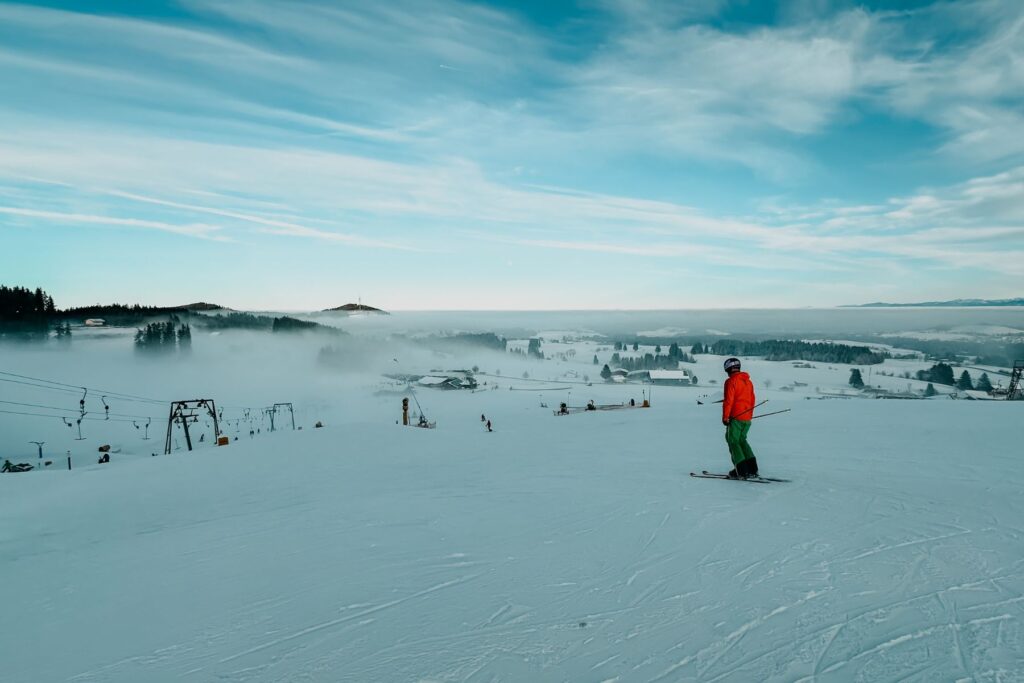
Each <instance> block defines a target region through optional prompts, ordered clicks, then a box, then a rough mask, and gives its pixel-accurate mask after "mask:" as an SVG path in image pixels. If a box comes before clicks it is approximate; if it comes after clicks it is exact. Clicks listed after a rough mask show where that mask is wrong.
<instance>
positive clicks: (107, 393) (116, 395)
mask: <svg viewBox="0 0 1024 683" xmlns="http://www.w3.org/2000/svg"><path fill="white" fill-rule="evenodd" d="M0 375H6V376H7V377H17V378H19V379H23V380H24V379H27V380H31V381H33V382H38V383H41V384H44V385H46V384H50V385H53V386H54V388H56V387H67V390H68V391H70V390H72V389H74V390H75V391H76V392H77V391H81V390H82V389H92V391H93V393H98V394H103V395H105V396H110V397H111V398H116V399H118V400H121V401H141V402H144V403H160V404H163V403H167V401H161V400H159V399H155V398H147V397H145V396H137V395H135V394H124V393H121V392H119V391H106V390H104V389H96V388H94V387H87V386H85V385H82V384H68V383H66V382H55V381H53V380H49V379H43V378H41V377H30V376H28V375H19V374H16V373H13V372H5V371H3V370H0ZM4 381H5V382H11V381H13V380H4ZM21 383H22V382H18V384H21ZM37 386H38V385H37ZM41 388H44V389H45V388H50V387H45V386H43V387H41Z"/></svg>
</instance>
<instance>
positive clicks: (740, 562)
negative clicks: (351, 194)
mask: <svg viewBox="0 0 1024 683" xmlns="http://www.w3.org/2000/svg"><path fill="white" fill-rule="evenodd" d="M765 365H767V364H765ZM776 366H779V364H776ZM751 367H752V368H753V369H752V370H751V372H752V374H753V377H754V381H755V382H757V381H758V379H759V375H758V372H757V369H756V368H757V366H756V364H751ZM762 367H763V366H762ZM698 372H700V374H701V375H702V376H705V377H710V376H711V375H710V374H709V373H710V372H711V371H710V369H698ZM789 372H791V373H799V372H800V371H789ZM806 372H810V373H812V374H813V373H814V372H815V371H813V370H811V371H806ZM846 374H848V370H845V371H843V372H842V373H841V376H842V377H843V378H844V379H845V375H846ZM762 376H763V373H762ZM800 376H802V375H800ZM779 381H781V380H779ZM630 390H633V391H635V393H637V394H638V396H637V398H639V389H638V388H635V387H605V386H597V387H593V388H588V387H573V396H572V400H573V401H574V402H581V401H582V400H584V399H588V398H594V399H596V400H597V402H598V403H606V402H611V401H614V400H618V399H622V398H625V395H624V392H628V391H630ZM428 391H429V390H424V392H420V400H421V402H423V403H424V407H425V409H428V410H429V412H430V418H431V419H436V420H437V421H438V428H437V429H434V430H423V429H415V428H402V427H398V426H396V425H395V424H394V419H397V418H398V411H397V404H398V398H397V397H387V398H372V397H371V398H365V399H363V398H361V399H359V400H360V401H362V403H363V404H365V405H363V406H362V408H361V411H357V410H353V411H352V412H351V413H350V414H349V415H348V416H347V417H343V416H338V417H337V418H336V419H334V420H333V421H328V424H327V426H326V427H325V428H323V429H312V428H311V425H310V424H305V428H304V429H303V430H302V431H291V430H290V429H289V430H287V431H277V432H274V433H272V434H266V433H263V434H260V435H257V436H255V437H253V438H250V437H249V436H248V434H245V433H243V434H241V435H240V436H241V438H240V439H239V440H237V441H232V443H231V445H230V446H227V447H222V448H214V447H210V446H209V445H208V444H204V445H203V447H202V448H201V449H199V450H196V451H194V452H192V453H188V452H186V451H184V450H181V451H177V452H175V453H173V454H171V455H168V456H163V455H160V456H157V457H150V456H149V454H148V451H146V450H145V449H146V448H150V449H156V448H158V447H157V446H153V445H152V444H153V443H154V442H153V441H149V442H141V441H136V442H133V443H135V445H134V446H132V445H131V444H128V443H127V442H126V446H125V451H124V452H123V453H121V454H115V455H114V456H113V462H112V463H111V464H109V465H96V464H94V463H95V460H94V455H88V456H85V457H88V458H89V461H88V462H89V463H90V464H89V465H88V466H84V462H85V457H82V458H80V460H79V461H80V462H82V463H83V466H81V467H79V468H76V469H74V470H72V471H71V472H68V471H42V472H29V473H25V474H16V475H2V476H0V517H2V519H3V520H4V522H5V523H4V524H3V526H2V527H0V576H2V577H3V584H4V587H5V589H6V590H5V591H4V599H3V608H2V609H0V633H2V634H3V637H2V638H0V662H2V665H0V666H2V676H0V678H2V679H3V680H4V681H6V682H9V683H45V682H49V681H75V682H76V683H85V682H89V681H95V682H100V681H103V682H126V683H127V682H131V683H137V682H139V681H150V682H152V681H239V682H240V681H250V682H270V681H643V682H654V681H796V680H807V681H810V680H816V681H896V680H916V681H938V680H948V681H952V680H971V681H1020V680H1024V628H1022V624H1024V527H1022V521H1021V520H1022V519H1024V496H1022V495H1021V490H1022V486H1024V468H1022V467H1021V460H1020V456H1021V448H1020V441H1019V438H1020V435H1019V430H1018V427H1019V426H1020V424H1021V419H1020V417H1021V412H1020V409H1021V407H1022V406H1021V405H1020V404H1016V405H1015V404H1012V403H999V404H996V403H994V402H965V401H950V400H948V399H936V400H931V401H876V400H845V401H844V400H839V401H819V400H803V398H802V397H800V396H796V397H792V396H790V397H788V398H787V396H786V395H783V394H777V393H767V392H766V393H765V394H764V395H765V396H770V397H771V402H770V403H769V404H768V405H766V406H765V407H764V408H763V409H761V411H762V412H768V411H769V410H781V409H784V408H791V409H792V411H791V412H789V413H785V414H783V415H778V416H773V417H767V418H764V419H761V420H757V421H756V422H755V423H754V425H753V428H752V430H751V441H752V444H753V447H754V449H755V451H756V453H757V455H758V459H759V461H760V463H761V468H762V470H763V472H764V473H766V474H771V475H776V476H781V477H786V478H790V479H792V480H793V481H792V483H788V484H755V483H740V482H727V481H717V480H705V479H693V478H691V477H690V476H689V473H690V472H691V471H699V470H701V469H711V470H718V471H722V470H724V469H725V468H726V466H727V464H726V463H727V456H726V454H725V444H724V441H723V438H722V436H723V434H722V432H723V429H722V427H721V424H720V414H719V411H720V407H719V406H717V405H714V404H710V403H705V404H704V405H698V404H697V401H696V398H698V397H701V396H702V395H703V394H704V392H705V391H709V389H706V388H702V387H696V388H692V389H687V388H678V389H676V388H665V389H662V388H656V389H655V393H654V403H653V406H652V407H651V408H650V409H639V408H637V409H629V410H621V411H610V412H600V413H591V414H577V415H570V416H565V417H555V416H554V415H553V414H552V410H551V409H550V406H552V405H557V402H558V400H559V397H565V396H566V395H567V394H566V392H564V391H563V392H551V393H549V394H542V395H539V396H537V395H533V394H529V393H523V392H509V391H507V390H506V389H505V387H504V386H503V387H502V389H501V390H498V391H480V392H476V393H470V392H445V393H442V392H429V393H426V392H428ZM615 392H617V393H615ZM540 402H545V403H546V404H547V405H548V406H549V407H541V406H540ZM393 404H394V405H393ZM352 405H356V404H355V403H353V404H352ZM481 413H485V414H486V415H487V416H488V417H489V418H491V419H493V422H494V428H495V432H494V433H487V432H486V431H485V430H484V428H483V427H482V425H481V423H480V414H481ZM93 429H96V427H95V426H93ZM158 432H159V430H155V433H156V436H157V438H158V439H159V438H160V436H161V435H160V434H159V433H158ZM229 433H230V432H229ZM94 446H95V443H94V442H91V446H90V449H91V453H93V454H94V453H95V448H94Z"/></svg>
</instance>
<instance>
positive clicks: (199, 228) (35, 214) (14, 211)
mask: <svg viewBox="0 0 1024 683" xmlns="http://www.w3.org/2000/svg"><path fill="white" fill-rule="evenodd" d="M0 214H5V215H8V216H22V217H25V218H36V219H41V220H44V221H49V222H54V223H61V224H64V223H84V224H87V225H97V226H101V227H115V228H144V229H148V230H163V231H164V232H172V233H175V234H178V235H187V236H189V237H199V238H201V239H210V240H219V241H224V240H227V238H226V237H223V236H220V235H216V234H214V233H216V232H217V231H218V230H220V229H221V228H220V226H216V225H207V224H205V223H186V224H182V223H164V222H161V221H152V220H146V219H141V218H119V217H115V216H93V215H88V214H80V213H62V212H59V211H39V210H37V209H24V208H18V207H13V206H0Z"/></svg>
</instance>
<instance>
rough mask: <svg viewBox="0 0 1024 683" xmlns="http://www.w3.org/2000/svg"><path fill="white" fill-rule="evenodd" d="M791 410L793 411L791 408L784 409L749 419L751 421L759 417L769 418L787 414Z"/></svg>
mask: <svg viewBox="0 0 1024 683" xmlns="http://www.w3.org/2000/svg"><path fill="white" fill-rule="evenodd" d="M791 410H793V409H792V408H786V409H785V410H776V411H775V412H774V413H765V414H764V415H755V416H754V417H752V418H750V419H751V420H756V419H757V418H759V417H769V416H771V415H780V414H782V413H788V412H789V411H791Z"/></svg>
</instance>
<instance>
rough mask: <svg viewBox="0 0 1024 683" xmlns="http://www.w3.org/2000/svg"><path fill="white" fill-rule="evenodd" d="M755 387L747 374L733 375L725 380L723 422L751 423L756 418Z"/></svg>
mask: <svg viewBox="0 0 1024 683" xmlns="http://www.w3.org/2000/svg"><path fill="white" fill-rule="evenodd" d="M755 402H756V399H755V398H754V385H753V383H752V382H751V381H750V375H748V374H747V373H745V372H736V373H733V374H732V375H731V376H730V377H729V379H727V380H725V400H724V401H722V419H723V420H743V421H744V422H749V421H750V419H751V418H752V417H754V403H755Z"/></svg>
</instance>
